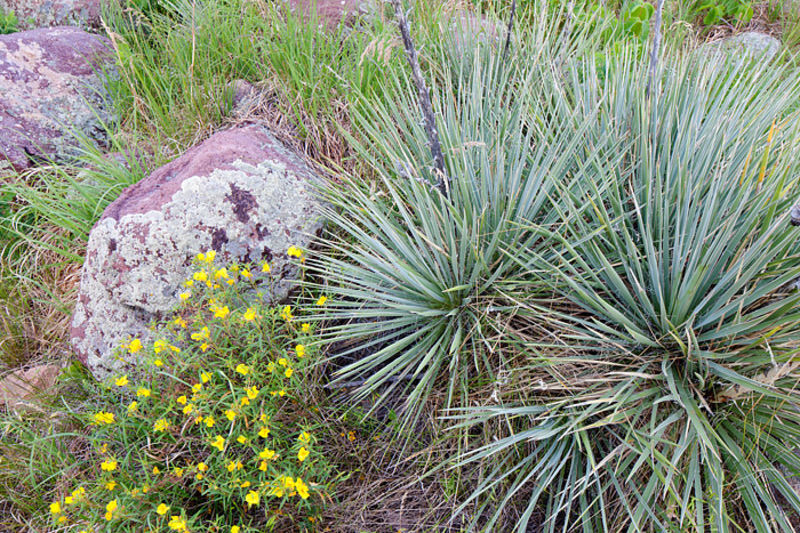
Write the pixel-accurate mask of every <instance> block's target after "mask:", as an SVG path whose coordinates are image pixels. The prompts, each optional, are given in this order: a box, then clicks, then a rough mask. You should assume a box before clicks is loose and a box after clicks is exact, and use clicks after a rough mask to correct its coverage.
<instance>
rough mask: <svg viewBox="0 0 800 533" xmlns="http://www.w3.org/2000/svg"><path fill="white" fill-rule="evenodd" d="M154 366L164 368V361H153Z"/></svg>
mask: <svg viewBox="0 0 800 533" xmlns="http://www.w3.org/2000/svg"><path fill="white" fill-rule="evenodd" d="M153 364H154V365H156V366H164V361H162V360H161V359H156V360H155V361H153Z"/></svg>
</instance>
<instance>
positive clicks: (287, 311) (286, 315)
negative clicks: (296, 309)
mask: <svg viewBox="0 0 800 533" xmlns="http://www.w3.org/2000/svg"><path fill="white" fill-rule="evenodd" d="M281 318H282V319H284V320H285V321H287V322H291V321H292V320H294V315H293V314H292V307H291V306H289V305H287V306H285V307H284V308H283V309H282V310H281Z"/></svg>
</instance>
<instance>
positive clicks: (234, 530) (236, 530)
mask: <svg viewBox="0 0 800 533" xmlns="http://www.w3.org/2000/svg"><path fill="white" fill-rule="evenodd" d="M239 531H241V529H240V528H239V526H231V533H239Z"/></svg>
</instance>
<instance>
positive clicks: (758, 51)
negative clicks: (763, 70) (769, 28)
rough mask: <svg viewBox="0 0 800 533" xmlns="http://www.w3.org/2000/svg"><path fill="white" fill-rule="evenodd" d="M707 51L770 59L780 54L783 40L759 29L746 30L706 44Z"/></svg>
mask: <svg viewBox="0 0 800 533" xmlns="http://www.w3.org/2000/svg"><path fill="white" fill-rule="evenodd" d="M705 48H706V51H707V52H710V53H711V54H714V55H721V56H723V57H733V58H741V57H746V58H752V59H760V60H763V61H769V60H770V59H772V58H774V57H775V56H776V55H778V52H780V50H781V42H780V41H779V40H778V39H776V38H775V37H772V36H771V35H767V34H766V33H759V32H757V31H746V32H743V33H738V34H736V35H734V36H732V37H728V38H726V39H722V40H720V41H715V42H712V43H708V44H707V45H705Z"/></svg>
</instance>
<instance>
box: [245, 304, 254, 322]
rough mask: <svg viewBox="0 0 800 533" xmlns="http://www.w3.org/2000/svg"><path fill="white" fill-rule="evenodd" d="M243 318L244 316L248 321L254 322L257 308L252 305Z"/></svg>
mask: <svg viewBox="0 0 800 533" xmlns="http://www.w3.org/2000/svg"><path fill="white" fill-rule="evenodd" d="M242 318H244V319H245V320H246V321H248V322H252V321H253V320H255V319H256V310H255V309H254V308H252V307H248V308H247V311H245V312H244V315H243V316H242Z"/></svg>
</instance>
